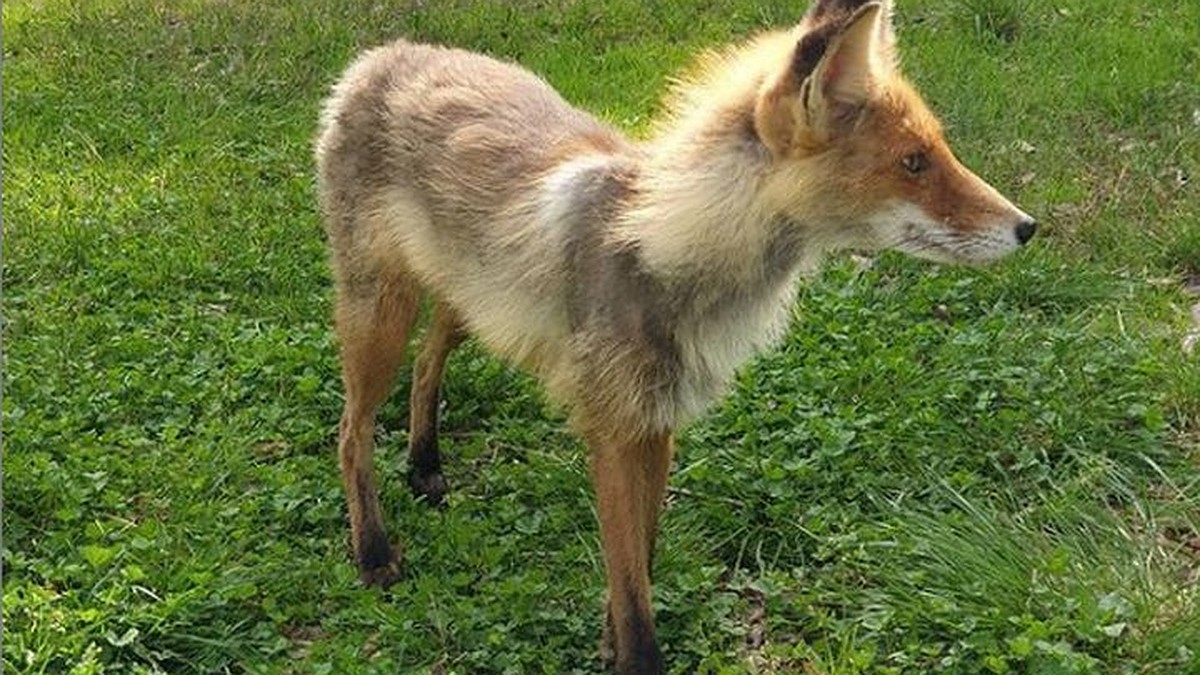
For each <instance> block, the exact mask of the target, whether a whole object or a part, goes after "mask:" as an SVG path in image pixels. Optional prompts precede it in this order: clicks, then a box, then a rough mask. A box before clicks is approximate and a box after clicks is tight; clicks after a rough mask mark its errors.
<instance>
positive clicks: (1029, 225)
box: [1017, 218, 1037, 246]
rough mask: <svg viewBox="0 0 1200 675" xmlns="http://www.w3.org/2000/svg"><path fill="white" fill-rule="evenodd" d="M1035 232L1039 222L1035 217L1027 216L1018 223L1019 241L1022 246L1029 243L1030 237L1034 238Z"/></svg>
mask: <svg viewBox="0 0 1200 675" xmlns="http://www.w3.org/2000/svg"><path fill="white" fill-rule="evenodd" d="M1034 232H1037V222H1036V221H1035V220H1034V219H1032V218H1026V219H1025V220H1022V221H1021V222H1019V223H1017V241H1018V242H1020V243H1021V245H1022V246H1024V245H1025V244H1027V243H1029V240H1030V239H1033V233H1034Z"/></svg>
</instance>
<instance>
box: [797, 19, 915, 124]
mask: <svg viewBox="0 0 1200 675" xmlns="http://www.w3.org/2000/svg"><path fill="white" fill-rule="evenodd" d="M885 11H886V10H885V7H884V5H883V4H882V3H879V2H868V3H866V4H863V5H862V6H861V7H859V8H858V9H857V10H856V11H855V12H854V14H853V15H852V16H851V17H850V19H849V21H848V22H847V23H846V24H845V27H844V28H842V29H841V30H840V31H839V32H838V33H837V34H835V35H833V36H832V37H830V38H828V42H827V45H826V47H825V49H824V52H823V53H822V55H821V57H820V59H819V60H818V61H817V63H816V65H815V66H812V70H811V71H810V72H809V73H803V74H802V73H800V72H797V73H796V75H797V76H803V77H804V78H805V79H804V81H803V83H802V85H801V87H800V95H801V97H802V99H803V104H804V110H805V113H806V116H807V118H808V119H807V121H808V123H809V126H810V127H811V128H813V129H814V130H815V131H818V132H821V133H822V135H828V134H831V133H833V132H834V131H835V128H836V127H838V126H840V125H842V124H843V123H845V122H846V121H847V119H848V118H850V117H853V116H854V115H855V114H856V113H857V111H858V110H859V109H861V108H862V106H863V105H864V104H866V103H867V102H868V101H869V100H871V98H872V97H873V96H874V95H876V94H877V93H878V91H879V90H880V88H881V87H882V85H883V82H884V81H885V80H886V78H887V77H888V75H889V71H890V69H891V68H892V67H893V63H892V52H891V49H890V47H889V46H887V45H885V44H884V43H883V36H884V30H885V29H884V23H885V22H887V20H888V19H887V16H886V15H885ZM821 31H822V29H821V28H818V29H816V30H815V31H814V32H813V33H811V35H819V34H820V33H821ZM805 37H806V38H807V37H808V35H806V36H805ZM805 42H806V40H805V39H803V38H802V39H801V40H800V43H799V45H798V46H797V48H796V53H797V58H796V59H795V61H794V64H793V67H794V68H797V69H800V68H806V67H808V65H809V62H810V61H811V59H812V56H811V55H810V54H806V46H805ZM809 49H811V50H812V51H814V52H815V47H810V48H809Z"/></svg>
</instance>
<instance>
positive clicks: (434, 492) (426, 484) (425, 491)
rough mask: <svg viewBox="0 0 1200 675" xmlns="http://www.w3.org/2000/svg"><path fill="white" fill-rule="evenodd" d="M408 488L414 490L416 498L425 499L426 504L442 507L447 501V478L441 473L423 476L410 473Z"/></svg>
mask: <svg viewBox="0 0 1200 675" xmlns="http://www.w3.org/2000/svg"><path fill="white" fill-rule="evenodd" d="M408 487H409V488H411V489H412V493H413V496H414V497H416V498H417V499H422V498H424V499H425V503H426V504H428V505H430V506H441V505H442V504H443V502H444V501H445V498H446V478H445V477H444V476H442V474H441V472H434V473H425V474H422V473H418V472H416V471H410V472H409V473H408Z"/></svg>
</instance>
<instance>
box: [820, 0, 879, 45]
mask: <svg viewBox="0 0 1200 675" xmlns="http://www.w3.org/2000/svg"><path fill="white" fill-rule="evenodd" d="M868 4H878V5H880V7H881V8H882V10H883V17H882V21H880V23H879V44H880V47H882V48H883V49H886V50H889V51H890V50H892V49H894V47H895V44H896V31H895V29H894V28H893V27H892V26H893V23H892V15H893V14H894V12H895V3H894V2H893V0H816V2H814V3H813V4H812V6H811V7H809V8H808V12H807V13H806V14H805V15H804V19H803V21H802V22H801V24H800V27H801V28H802V29H805V30H806V31H812V30H816V29H819V28H822V27H825V26H830V25H832V26H843V25H846V24H847V22H848V20H849V18H850V17H852V16H854V14H855V13H856V12H858V11H860V10H861V9H862V8H863V6H865V5H868Z"/></svg>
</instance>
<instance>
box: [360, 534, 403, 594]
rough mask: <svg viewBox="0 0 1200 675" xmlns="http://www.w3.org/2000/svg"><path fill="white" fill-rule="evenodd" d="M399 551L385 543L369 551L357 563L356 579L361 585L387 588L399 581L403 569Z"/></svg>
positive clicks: (398, 548)
mask: <svg viewBox="0 0 1200 675" xmlns="http://www.w3.org/2000/svg"><path fill="white" fill-rule="evenodd" d="M400 550H401V549H400V547H399V546H396V547H392V546H388V545H387V544H386V543H384V544H382V545H381V546H377V547H372V548H371V549H369V550H368V551H367V553H366V555H364V556H363V557H362V559H361V560H359V562H358V578H359V580H360V581H362V583H363V585H364V586H367V587H370V586H378V587H379V588H387V587H388V586H391V585H392V584H394V583H396V582H397V581H399V580H400V576H401V574H402V573H403V569H404V558H403V556H402V555H401V553H400Z"/></svg>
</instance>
